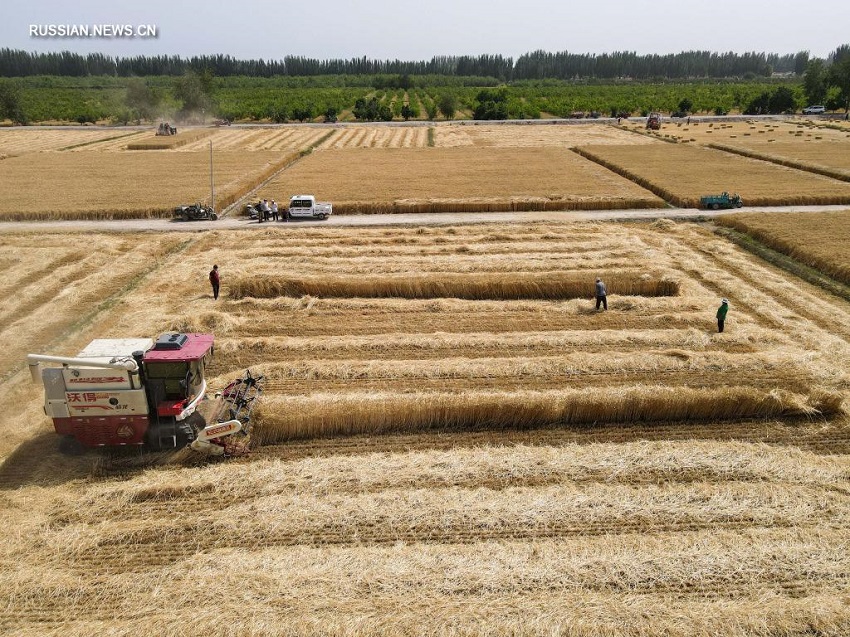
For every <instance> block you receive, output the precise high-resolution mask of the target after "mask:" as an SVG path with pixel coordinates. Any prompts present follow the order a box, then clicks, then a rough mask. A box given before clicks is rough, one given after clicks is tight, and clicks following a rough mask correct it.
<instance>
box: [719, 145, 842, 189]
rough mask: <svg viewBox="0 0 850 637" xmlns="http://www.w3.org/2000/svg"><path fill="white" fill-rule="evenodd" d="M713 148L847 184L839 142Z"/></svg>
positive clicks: (721, 146)
mask: <svg viewBox="0 0 850 637" xmlns="http://www.w3.org/2000/svg"><path fill="white" fill-rule="evenodd" d="M713 147H714V148H718V149H720V150H727V151H730V152H734V153H738V154H741V155H744V156H746V157H753V158H755V159H764V160H767V161H770V162H773V163H776V164H780V165H783V166H790V167H791V168H799V169H800V170H809V171H812V172H815V173H819V174H822V175H826V176H828V177H833V178H835V179H841V180H842V181H850V152H848V150H850V148H848V145H847V144H846V143H844V142H843V141H835V140H832V141H815V142H813V143H812V142H811V141H810V140H804V141H802V142H801V141H799V140H798V139H796V136H794V138H793V141H784V140H783V141H779V142H776V143H771V140H768V141H767V142H762V143H755V142H754V143H752V144H740V143H735V144H714V145H713Z"/></svg>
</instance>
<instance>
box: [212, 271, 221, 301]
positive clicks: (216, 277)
mask: <svg viewBox="0 0 850 637" xmlns="http://www.w3.org/2000/svg"><path fill="white" fill-rule="evenodd" d="M220 284H221V277H220V276H219V274H218V266H217V265H214V266H213V269H212V270H210V285H212V289H213V299H218V288H219V285H220Z"/></svg>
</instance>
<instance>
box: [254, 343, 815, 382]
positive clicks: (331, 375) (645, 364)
mask: <svg viewBox="0 0 850 637" xmlns="http://www.w3.org/2000/svg"><path fill="white" fill-rule="evenodd" d="M447 354H448V352H447ZM268 360H269V359H268V358H266V361H268ZM803 362H804V355H802V352H800V351H787V352H775V351H771V352H764V353H746V354H729V353H725V352H706V353H699V352H688V351H685V350H655V351H652V350H648V351H647V350H643V351H637V352H625V353H621V352H617V351H615V350H611V349H608V350H606V351H604V352H603V353H600V352H571V353H566V354H562V355H560V356H531V355H525V356H523V357H510V358H505V357H498V358H496V357H492V358H491V357H478V358H466V357H453V356H451V355H450V354H449V355H448V356H446V357H443V358H437V359H424V360H422V359H419V360H416V359H414V360H404V359H396V360H386V359H377V360H375V359H372V360H369V359H366V360H363V359H343V360H315V359H310V360H294V361H293V360H287V361H284V362H279V363H278V362H275V363H272V362H265V363H264V364H262V365H260V366H258V367H257V368H256V369H257V371H259V372H262V373H263V375H264V376H265V377H266V379H267V382H268V383H270V384H272V385H273V386H278V387H286V383H287V381H306V380H316V381H322V380H326V381H342V380H349V381H362V380H396V381H401V380H404V381H416V380H436V379H442V380H453V379H460V380H469V379H476V378H480V379H503V380H517V381H518V380H530V379H533V378H534V379H539V380H544V379H545V380H554V379H561V380H562V381H563V382H569V381H570V380H573V379H577V380H580V379H583V378H585V377H589V376H590V377H593V376H605V377H606V378H607V382H609V383H613V382H614V381H615V378H612V377H611V375H612V374H614V375H616V377H617V378H625V377H627V376H628V375H630V374H646V373H650V372H652V373H657V374H671V373H675V374H694V373H702V374H705V375H706V380H708V379H710V378H713V377H715V376H716V375H717V374H729V373H748V374H749V375H750V377H751V379H752V378H753V377H754V376H755V375H756V374H763V373H765V372H769V373H770V378H771V380H772V381H773V382H774V385H775V384H776V383H777V382H779V381H780V380H781V379H785V378H792V379H794V383H795V385H796V387H798V388H799V387H801V386H805V384H807V383H809V382H811V381H812V372H816V371H818V370H823V366H822V363H821V364H819V361H818V359H810V360H809V366H810V368H811V370H812V372H809V371H807V370H804V369H803Z"/></svg>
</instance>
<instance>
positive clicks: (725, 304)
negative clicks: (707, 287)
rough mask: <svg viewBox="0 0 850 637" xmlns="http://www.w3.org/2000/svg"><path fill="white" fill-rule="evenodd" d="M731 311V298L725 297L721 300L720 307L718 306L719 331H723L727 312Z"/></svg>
mask: <svg viewBox="0 0 850 637" xmlns="http://www.w3.org/2000/svg"><path fill="white" fill-rule="evenodd" d="M728 311H729V299H723V300H722V301H721V302H720V307H719V308H717V331H718V332H722V331H723V324H724V323H726V313H727V312H728Z"/></svg>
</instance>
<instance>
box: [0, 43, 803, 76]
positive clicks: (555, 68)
mask: <svg viewBox="0 0 850 637" xmlns="http://www.w3.org/2000/svg"><path fill="white" fill-rule="evenodd" d="M808 62H809V54H808V52H806V51H800V52H799V53H793V54H787V55H779V54H776V53H756V52H751V53H733V52H728V53H715V52H711V51H683V52H681V53H676V54H669V55H655V54H649V55H638V54H637V53H635V52H630V51H620V52H614V53H603V54H600V55H596V54H592V53H570V52H568V51H563V52H559V53H549V52H546V51H534V52H531V53H525V54H523V55H521V56H520V57H519V58H517V59H516V60H514V59H513V58H511V57H504V56H501V55H478V56H469V55H461V56H435V57H433V58H431V59H430V60H427V61H425V60H423V61H405V60H373V59H369V58H366V57H362V58H351V59H347V60H345V59H329V60H319V59H316V58H307V57H302V56H293V55H289V56H285V57H284V58H283V59H280V60H262V59H260V60H239V59H236V58H234V57H232V56H230V55H221V54H219V55H201V56H193V57H188V58H183V57H181V56H178V55H155V56H145V55H140V56H130V57H112V56H109V55H104V54H102V53H89V54H85V55H83V54H79V53H72V52H70V51H62V52H58V53H34V52H27V51H23V50H20V49H10V48H3V49H0V77H28V76H33V75H55V76H68V77H83V76H98V75H100V76H115V77H131V76H139V77H147V76H163V75H166V76H179V75H184V74H185V73H186V72H188V71H191V72H194V73H198V74H200V73H203V72H208V73H211V74H212V75H214V76H216V77H232V76H247V77H274V76H293V77H297V76H318V75H343V76H345V75H400V76H404V75H407V76H422V75H441V76H456V77H469V76H480V77H492V78H496V79H498V80H499V81H501V82H510V81H515V80H540V79H547V78H552V79H561V80H573V79H586V78H600V79H614V78H633V79H654V78H658V79H687V78H729V77H747V76H752V77H755V76H759V77H765V76H770V75H771V74H773V73H796V74H802V73H803V72H804V71H805V70H806V67H807V64H808Z"/></svg>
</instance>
